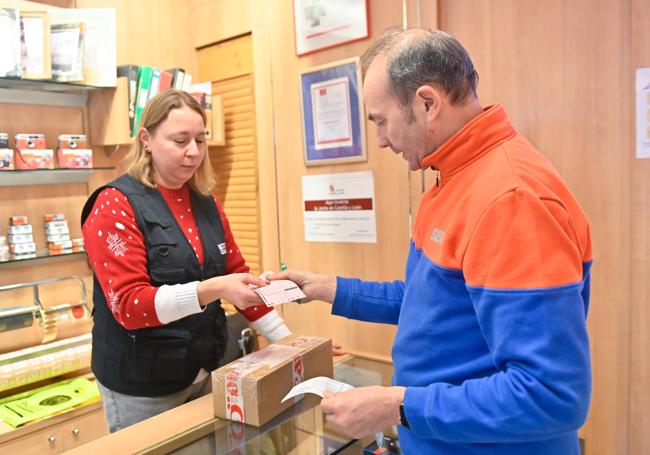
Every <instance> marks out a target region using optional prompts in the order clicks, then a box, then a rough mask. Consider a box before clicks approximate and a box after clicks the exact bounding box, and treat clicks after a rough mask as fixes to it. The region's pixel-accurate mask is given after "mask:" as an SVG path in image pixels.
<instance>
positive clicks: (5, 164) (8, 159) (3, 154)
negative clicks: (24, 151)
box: [0, 148, 15, 171]
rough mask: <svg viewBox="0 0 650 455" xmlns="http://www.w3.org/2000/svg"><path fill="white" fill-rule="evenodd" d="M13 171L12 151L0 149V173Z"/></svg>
mask: <svg viewBox="0 0 650 455" xmlns="http://www.w3.org/2000/svg"><path fill="white" fill-rule="evenodd" d="M14 169H15V166H14V151H13V150H12V149H5V148H0V171H13V170H14Z"/></svg>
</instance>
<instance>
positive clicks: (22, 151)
mask: <svg viewBox="0 0 650 455" xmlns="http://www.w3.org/2000/svg"><path fill="white" fill-rule="evenodd" d="M45 147H46V146H45V135H44V134H16V141H15V147H14V148H15V149H16V156H15V157H14V165H15V167H16V169H20V170H29V169H54V151H53V150H51V149H46V148H45Z"/></svg>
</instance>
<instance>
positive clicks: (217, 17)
mask: <svg viewBox="0 0 650 455" xmlns="http://www.w3.org/2000/svg"><path fill="white" fill-rule="evenodd" d="M257 3H259V2H257ZM255 6H257V5H255ZM189 7H190V22H191V24H192V28H191V36H192V45H193V46H194V47H197V48H198V47H203V46H207V45H209V44H212V43H216V42H220V41H224V40H227V39H230V38H234V37H236V36H238V35H243V34H245V33H250V31H251V20H252V16H253V14H257V11H254V10H253V9H252V8H251V5H250V0H193V1H192V2H191V3H190V6H189Z"/></svg>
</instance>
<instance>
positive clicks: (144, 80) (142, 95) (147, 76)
mask: <svg viewBox="0 0 650 455" xmlns="http://www.w3.org/2000/svg"><path fill="white" fill-rule="evenodd" d="M152 70H153V68H152V67H150V66H146V65H144V66H141V67H140V73H139V76H138V93H137V95H136V101H135V118H134V120H133V130H132V132H131V136H132V137H135V136H136V135H137V134H138V129H139V127H140V117H141V116H142V111H143V110H144V107H145V106H146V105H147V101H149V87H151V73H152Z"/></svg>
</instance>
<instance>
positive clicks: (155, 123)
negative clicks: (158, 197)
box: [124, 89, 215, 196]
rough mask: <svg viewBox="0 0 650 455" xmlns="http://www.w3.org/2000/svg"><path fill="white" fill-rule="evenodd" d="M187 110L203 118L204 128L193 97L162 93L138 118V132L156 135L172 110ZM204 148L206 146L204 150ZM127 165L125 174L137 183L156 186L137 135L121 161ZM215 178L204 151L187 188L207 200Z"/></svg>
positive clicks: (150, 166) (150, 167)
mask: <svg viewBox="0 0 650 455" xmlns="http://www.w3.org/2000/svg"><path fill="white" fill-rule="evenodd" d="M183 106H187V107H189V108H190V109H192V110H193V111H196V112H198V113H199V114H200V115H201V118H203V124H204V125H205V123H206V117H205V112H204V111H203V108H202V107H201V105H200V104H199V103H198V101H196V100H195V99H194V98H193V97H192V95H190V94H188V93H186V92H183V91H180V90H173V89H169V90H165V91H164V92H162V93H159V94H158V95H156V96H154V97H153V98H152V99H151V100H149V103H148V104H147V106H146V107H145V108H144V111H143V112H142V117H141V118H140V128H146V129H147V131H149V134H151V135H154V134H156V130H157V129H158V127H159V126H160V124H161V123H163V122H164V121H165V120H167V117H168V116H169V112H171V110H172V109H180V108H182V107H183ZM206 147H207V146H206ZM124 159H125V161H126V163H127V170H126V172H127V173H128V174H129V175H130V176H132V177H133V178H135V179H136V180H138V181H140V182H141V183H142V184H143V185H145V186H148V187H150V188H154V187H155V186H156V182H155V181H154V171H153V164H152V162H151V153H148V152H146V151H145V149H144V146H143V145H142V141H141V140H140V134H138V135H137V137H136V138H135V142H134V143H133V145H132V146H131V150H129V153H128V154H127V155H126V157H125V158H124ZM214 183H215V180H214V174H213V171H212V165H211V164H210V157H209V154H208V150H207V149H206V151H205V155H204V157H203V161H202V162H201V164H200V165H199V167H198V169H197V170H196V172H194V175H193V176H192V178H191V179H190V181H189V185H190V188H192V189H193V190H194V191H196V192H197V193H199V194H201V195H203V196H207V195H209V194H210V192H211V191H212V188H213V187H214Z"/></svg>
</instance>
